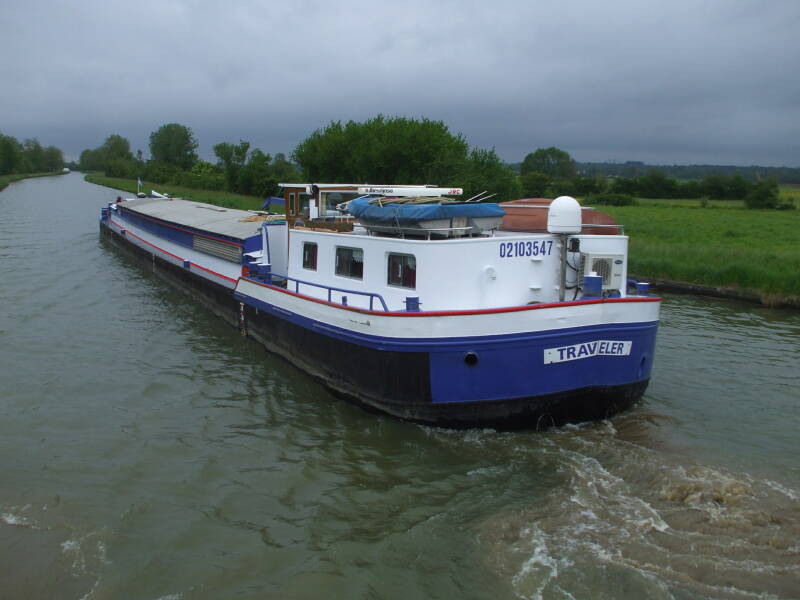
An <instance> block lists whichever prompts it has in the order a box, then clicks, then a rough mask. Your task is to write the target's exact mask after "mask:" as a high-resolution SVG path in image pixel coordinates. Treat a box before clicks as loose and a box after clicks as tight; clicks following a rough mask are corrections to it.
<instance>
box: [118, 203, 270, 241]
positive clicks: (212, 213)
mask: <svg viewBox="0 0 800 600" xmlns="http://www.w3.org/2000/svg"><path fill="white" fill-rule="evenodd" d="M123 206H124V207H125V208H127V209H129V210H132V211H134V212H137V213H141V214H143V215H147V216H149V217H154V218H157V219H161V220H163V221H169V222H170V223H174V224H176V225H184V226H187V227H192V228H194V229H200V230H202V231H207V232H209V233H217V234H221V235H227V236H229V237H233V238H237V239H240V240H243V239H244V238H247V237H250V236H252V235H256V234H257V233H258V232H259V230H260V229H261V221H245V222H242V221H241V219H243V218H245V217H253V216H254V213H252V212H250V211H247V210H239V209H236V208H224V207H222V206H214V205H213V204H204V203H203V202H192V201H191V200H180V199H177V198H176V199H174V200H164V199H161V198H136V199H134V200H128V201H126V202H125V203H124V204H123Z"/></svg>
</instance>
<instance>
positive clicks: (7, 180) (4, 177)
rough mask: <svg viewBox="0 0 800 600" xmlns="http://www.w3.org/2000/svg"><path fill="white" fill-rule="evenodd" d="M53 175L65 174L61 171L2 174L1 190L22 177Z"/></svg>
mask: <svg viewBox="0 0 800 600" xmlns="http://www.w3.org/2000/svg"><path fill="white" fill-rule="evenodd" d="M53 175H63V173H62V172H61V171H51V172H48V173H16V174H14V175H0V191H3V190H4V189H5V188H6V186H7V185H8V184H9V183H11V182H13V181H19V180H20V179H30V178H32V177H51V176H53Z"/></svg>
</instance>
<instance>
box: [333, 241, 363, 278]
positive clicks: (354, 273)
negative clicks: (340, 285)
mask: <svg viewBox="0 0 800 600" xmlns="http://www.w3.org/2000/svg"><path fill="white" fill-rule="evenodd" d="M336 274H337V275H341V276H342V277H352V278H353V279H363V278H364V251H363V250H362V249H361V248H342V247H338V246H337V247H336Z"/></svg>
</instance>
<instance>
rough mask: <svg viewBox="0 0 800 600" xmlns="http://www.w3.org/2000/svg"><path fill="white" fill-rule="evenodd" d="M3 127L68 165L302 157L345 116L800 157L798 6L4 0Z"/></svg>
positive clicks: (628, 149)
mask: <svg viewBox="0 0 800 600" xmlns="http://www.w3.org/2000/svg"><path fill="white" fill-rule="evenodd" d="M0 14H1V15H2V19H0V132H2V133H5V134H7V135H13V136H15V137H17V138H18V139H23V138H27V137H36V138H38V139H39V140H40V141H41V142H42V143H43V144H45V145H50V144H53V145H56V146H58V147H59V148H61V149H62V150H64V152H65V154H66V155H67V157H68V158H77V156H78V155H79V154H80V152H81V150H83V149H85V148H95V147H97V146H99V145H100V144H101V143H102V142H103V140H104V139H105V138H106V137H107V136H108V135H110V134H112V133H117V134H120V135H122V136H124V137H126V138H128V139H129V140H130V142H131V147H132V150H133V151H134V152H135V151H136V150H137V149H142V150H143V151H144V152H145V155H148V154H149V150H148V136H149V134H150V132H152V131H154V130H155V129H157V128H158V127H159V126H160V125H162V124H164V123H169V122H177V123H181V124H184V125H187V126H189V127H191V128H192V130H193V131H194V132H195V135H196V137H197V138H198V141H199V142H200V148H199V150H200V154H201V155H202V156H203V157H205V158H207V159H211V158H213V152H212V150H211V148H212V146H213V145H214V144H216V143H218V142H221V141H230V142H238V140H239V139H244V140H248V141H250V142H251V143H252V145H253V146H257V147H260V148H261V149H263V150H264V151H265V152H269V153H273V154H274V153H276V152H284V153H286V154H287V155H289V154H291V151H292V150H293V149H294V147H295V146H296V145H297V143H298V142H300V141H302V140H303V139H304V138H305V137H306V136H307V135H308V134H310V133H311V132H312V131H314V130H315V129H318V128H320V127H324V126H325V125H326V124H327V123H329V122H330V121H331V120H342V121H346V120H350V119H354V120H364V119H367V118H370V117H373V116H375V115H377V114H379V113H382V114H385V115H390V116H393V115H401V116H408V117H427V118H429V119H435V120H442V121H444V122H445V123H446V124H447V125H448V126H449V127H450V130H451V131H452V132H454V133H462V134H463V135H464V136H465V137H466V139H467V141H468V142H469V143H470V144H471V145H473V146H479V147H483V148H489V147H492V146H494V147H495V148H496V150H497V152H498V154H499V155H500V157H501V158H502V159H504V160H506V161H509V162H517V161H520V160H522V158H523V157H524V156H525V154H527V153H528V152H531V151H533V150H535V149H536V148H540V147H547V146H558V147H559V148H562V149H564V150H567V151H568V152H569V153H570V154H572V156H573V157H574V158H575V159H576V160H579V161H626V160H641V161H645V162H649V163H667V164H673V163H676V164H687V163H710V164H740V165H751V164H760V165H772V166H780V165H786V166H794V167H800V0H785V1H784V0H758V1H749V0H709V1H704V0H665V1H655V0H631V1H628V0H604V1H599V0H598V1H590V0H583V1H569V0H552V1H551V0H528V1H515V2H512V1H504V0H491V1H489V0H483V1H481V2H473V1H445V0H427V1H425V0H403V1H398V0H393V1H391V2H381V1H379V0H366V1H363V2H362V1H349V0H333V1H319V2H318V1H311V0H308V1H306V0H295V1H285V0H272V1H270V0H253V1H250V0H243V1H238V0H229V1H228V2H199V1H189V0H138V1H136V2H131V1H126V2H118V1H114V0H85V1H81V0H72V1H69V2H62V1H54V0H51V1H48V2H44V1H41V0H3V1H2V4H0Z"/></svg>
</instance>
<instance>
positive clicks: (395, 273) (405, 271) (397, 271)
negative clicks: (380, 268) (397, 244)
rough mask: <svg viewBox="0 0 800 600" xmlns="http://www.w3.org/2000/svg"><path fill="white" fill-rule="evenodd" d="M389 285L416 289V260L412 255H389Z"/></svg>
mask: <svg viewBox="0 0 800 600" xmlns="http://www.w3.org/2000/svg"><path fill="white" fill-rule="evenodd" d="M387 282H388V284H389V285H396V286H399V287H404V288H408V289H411V290H413V289H416V287H417V259H416V258H415V257H414V255H412V254H390V255H389V276H388V278H387Z"/></svg>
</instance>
